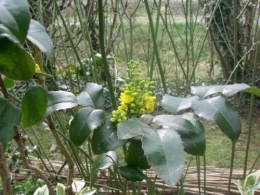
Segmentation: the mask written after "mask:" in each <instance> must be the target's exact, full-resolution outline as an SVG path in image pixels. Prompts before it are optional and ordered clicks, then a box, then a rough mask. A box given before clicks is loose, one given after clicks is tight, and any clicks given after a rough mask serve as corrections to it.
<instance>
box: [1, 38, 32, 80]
mask: <svg viewBox="0 0 260 195" xmlns="http://www.w3.org/2000/svg"><path fill="white" fill-rule="evenodd" d="M0 45H1V47H0V73H3V74H4V75H5V76H6V77H8V78H9V79H13V80H23V81H27V80H29V79H31V78H32V76H33V75H34V73H35V62H34V60H33V58H32V56H31V55H30V54H29V53H28V52H27V51H25V50H24V49H22V48H21V47H20V46H19V44H18V43H15V42H14V41H12V40H11V39H10V38H9V37H7V36H0Z"/></svg>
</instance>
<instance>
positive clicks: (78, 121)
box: [69, 108, 104, 146]
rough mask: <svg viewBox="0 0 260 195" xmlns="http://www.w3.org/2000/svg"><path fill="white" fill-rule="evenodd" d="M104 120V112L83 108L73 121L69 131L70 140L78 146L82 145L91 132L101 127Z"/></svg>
mask: <svg viewBox="0 0 260 195" xmlns="http://www.w3.org/2000/svg"><path fill="white" fill-rule="evenodd" d="M103 120H104V111H103V110H94V109H93V108H82V109H81V110H80V111H79V112H78V113H77V114H76V115H75V117H74V119H73V120H72V121H71V125H70V129H69V135H70V140H71V141H72V142H73V143H74V144H75V145H76V146H80V145H82V144H83V143H84V141H85V140H86V139H87V137H88V136H89V134H90V133H91V131H93V130H94V129H96V128H97V127H98V126H100V125H101V124H102V122H103Z"/></svg>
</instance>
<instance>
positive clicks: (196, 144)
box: [153, 113, 206, 156]
mask: <svg viewBox="0 0 260 195" xmlns="http://www.w3.org/2000/svg"><path fill="white" fill-rule="evenodd" d="M153 121H154V122H155V123H157V124H159V125H162V126H163V127H164V128H167V129H171V130H174V131H176V132H177V133H178V134H179V135H180V136H181V139H182V141H183V146H184V151H185V152H187V153H189V154H192V155H195V156H202V155H204V153H205V150H206V142H205V133H204V127H203V125H202V123H201V122H200V120H199V118H198V117H197V116H196V115H194V114H191V113H186V114H183V115H176V116H175V115H157V116H155V117H154V120H153Z"/></svg>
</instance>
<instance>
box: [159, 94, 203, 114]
mask: <svg viewBox="0 0 260 195" xmlns="http://www.w3.org/2000/svg"><path fill="white" fill-rule="evenodd" d="M199 99H200V98H199V97H198V96H192V97H188V98H179V97H173V96H170V95H167V94H166V95H164V96H163V99H162V107H163V108H164V109H165V110H166V111H168V112H169V113H172V114H176V113H178V112H180V111H183V110H186V109H188V108H190V107H191V103H192V102H193V101H197V100H199Z"/></svg>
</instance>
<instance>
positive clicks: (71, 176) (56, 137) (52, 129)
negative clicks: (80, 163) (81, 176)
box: [47, 115, 74, 195]
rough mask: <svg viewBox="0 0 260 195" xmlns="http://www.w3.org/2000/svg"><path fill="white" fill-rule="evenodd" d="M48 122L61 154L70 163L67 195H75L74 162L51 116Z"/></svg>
mask: <svg viewBox="0 0 260 195" xmlns="http://www.w3.org/2000/svg"><path fill="white" fill-rule="evenodd" d="M47 122H48V126H49V128H50V131H51V132H52V134H53V136H54V138H55V140H56V142H57V144H58V146H59V148H60V150H61V152H62V153H63V155H64V156H65V158H66V160H67V161H68V165H69V175H68V181H67V183H68V184H67V191H66V194H67V195H71V194H73V191H72V182H73V173H74V162H73V160H72V158H71V156H70V154H69V152H68V150H67V149H66V148H65V146H64V144H63V143H62V141H61V139H60V136H59V134H58V131H57V129H56V127H55V123H54V121H53V119H52V117H51V116H50V115H49V116H48V117H47Z"/></svg>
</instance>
